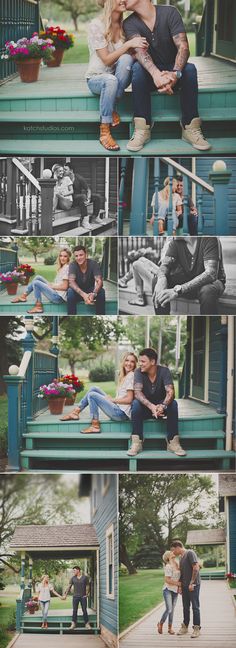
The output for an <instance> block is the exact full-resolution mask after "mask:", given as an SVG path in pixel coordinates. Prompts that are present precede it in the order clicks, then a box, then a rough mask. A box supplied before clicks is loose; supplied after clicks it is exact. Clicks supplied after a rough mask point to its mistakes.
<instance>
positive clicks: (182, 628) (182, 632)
mask: <svg viewBox="0 0 236 648" xmlns="http://www.w3.org/2000/svg"><path fill="white" fill-rule="evenodd" d="M187 633H188V626H186V625H185V623H181V626H180V629H179V630H178V632H177V635H185V634H187Z"/></svg>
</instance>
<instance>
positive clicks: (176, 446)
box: [167, 435, 187, 457]
mask: <svg viewBox="0 0 236 648" xmlns="http://www.w3.org/2000/svg"><path fill="white" fill-rule="evenodd" d="M167 450H169V452H173V453H174V454H176V455H178V457H185V455H186V454H187V452H185V450H184V449H183V448H182V446H181V445H180V442H179V437H178V435H176V436H174V437H173V439H171V441H167Z"/></svg>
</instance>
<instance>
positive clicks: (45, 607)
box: [39, 601, 50, 623]
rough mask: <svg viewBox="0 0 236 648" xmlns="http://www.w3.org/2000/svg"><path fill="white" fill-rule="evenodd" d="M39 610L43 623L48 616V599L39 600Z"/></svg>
mask: <svg viewBox="0 0 236 648" xmlns="http://www.w3.org/2000/svg"><path fill="white" fill-rule="evenodd" d="M39 603H40V606H41V610H42V622H43V623H45V621H47V618H48V610H49V605H50V601H39Z"/></svg>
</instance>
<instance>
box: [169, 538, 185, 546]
mask: <svg viewBox="0 0 236 648" xmlns="http://www.w3.org/2000/svg"><path fill="white" fill-rule="evenodd" d="M170 546H171V547H183V546H184V545H183V543H182V542H181V540H172V543H171V545H170Z"/></svg>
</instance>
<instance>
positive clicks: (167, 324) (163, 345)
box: [126, 316, 186, 368]
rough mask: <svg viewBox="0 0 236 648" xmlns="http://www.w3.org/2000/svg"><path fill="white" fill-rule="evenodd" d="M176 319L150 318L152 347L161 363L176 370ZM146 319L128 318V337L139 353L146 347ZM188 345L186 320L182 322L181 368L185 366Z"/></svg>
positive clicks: (167, 317)
mask: <svg viewBox="0 0 236 648" xmlns="http://www.w3.org/2000/svg"><path fill="white" fill-rule="evenodd" d="M176 322H177V320H176V318H175V317H172V318H171V317H170V316H163V317H161V318H160V317H151V318H150V346H152V347H153V348H154V349H156V351H157V352H158V356H159V362H160V363H162V364H167V365H168V366H170V367H172V368H174V367H175V365H176V359H175V351H176ZM145 327H146V318H145V317H142V316H141V317H133V316H129V317H127V326H126V335H127V337H128V339H129V340H130V342H131V344H132V345H133V347H134V349H136V351H137V352H139V351H140V350H141V349H142V348H143V347H145V346H146V342H145ZM185 343H186V319H184V318H182V321H181V348H180V360H179V365H180V367H181V366H183V362H184V353H185V349H184V346H185Z"/></svg>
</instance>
